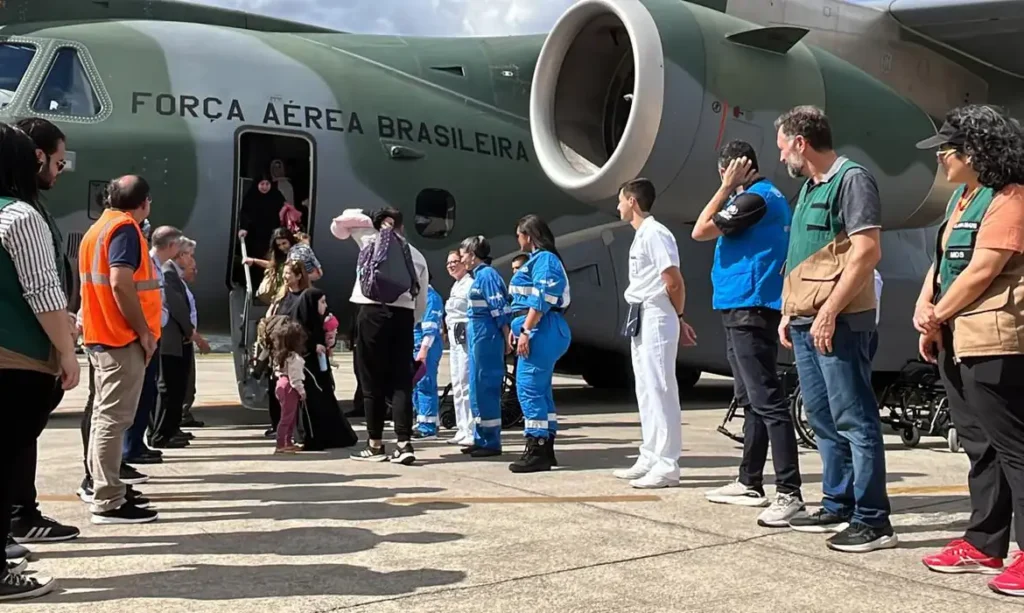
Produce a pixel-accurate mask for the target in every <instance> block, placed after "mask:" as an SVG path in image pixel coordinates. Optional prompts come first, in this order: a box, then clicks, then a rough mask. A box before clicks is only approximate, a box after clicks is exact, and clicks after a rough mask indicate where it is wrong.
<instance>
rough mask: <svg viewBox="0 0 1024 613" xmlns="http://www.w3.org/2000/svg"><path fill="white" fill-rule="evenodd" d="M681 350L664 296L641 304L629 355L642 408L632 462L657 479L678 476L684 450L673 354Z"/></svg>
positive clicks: (674, 318) (676, 318) (675, 321)
mask: <svg viewBox="0 0 1024 613" xmlns="http://www.w3.org/2000/svg"><path fill="white" fill-rule="evenodd" d="M678 351H679V316H678V315H676V312H675V308H673V306H672V301H671V300H669V298H668V296H664V295H663V296H659V297H658V298H655V299H654V300H649V301H647V302H645V303H644V306H643V311H642V313H641V320H640V333H639V334H638V335H636V336H635V337H633V339H632V341H631V344H630V353H631V355H632V358H633V376H634V378H635V379H636V401H637V404H638V405H639V407H640V429H641V431H642V432H643V444H642V445H640V457H639V458H638V459H637V462H636V466H637V467H639V468H644V469H647V470H649V474H650V475H651V476H655V477H668V478H672V479H678V478H679V455H680V454H681V453H682V452H683V433H682V419H681V417H680V405H679V383H678V382H677V381H676V354H677V353H678Z"/></svg>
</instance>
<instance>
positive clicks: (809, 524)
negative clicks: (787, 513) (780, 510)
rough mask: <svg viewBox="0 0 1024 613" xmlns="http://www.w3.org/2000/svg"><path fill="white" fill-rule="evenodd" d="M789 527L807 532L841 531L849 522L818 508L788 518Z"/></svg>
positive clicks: (822, 508)
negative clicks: (809, 513) (806, 513)
mask: <svg viewBox="0 0 1024 613" xmlns="http://www.w3.org/2000/svg"><path fill="white" fill-rule="evenodd" d="M789 527H790V528H792V529H794V530H796V531H797V532H808V533H811V534H827V533H829V532H842V531H843V530H846V529H847V528H848V527H850V522H849V520H848V519H846V518H844V517H839V516H838V515H833V514H832V513H829V512H828V511H826V510H825V508H824V507H821V508H819V509H818V510H817V511H815V512H814V513H813V514H811V515H804V516H801V517H794V518H793V519H791V520H789Z"/></svg>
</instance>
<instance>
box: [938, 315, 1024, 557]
mask: <svg viewBox="0 0 1024 613" xmlns="http://www.w3.org/2000/svg"><path fill="white" fill-rule="evenodd" d="M943 332H944V334H943V337H944V338H943V341H944V342H943V348H944V349H943V351H941V352H940V353H939V371H940V373H941V374H942V383H943V385H944V387H945V388H946V396H947V398H949V410H950V415H951V416H952V418H953V424H954V425H955V426H956V433H957V438H958V439H959V440H960V446H961V447H962V448H963V450H964V453H966V454H967V458H968V459H969V460H970V462H971V470H970V472H969V473H967V486H968V488H969V490H970V493H971V519H970V522H969V523H968V526H967V530H966V531H965V532H964V540H966V541H967V542H968V543H970V544H971V545H974V547H976V548H977V549H978V550H979V551H981V552H982V553H984V554H986V555H989V556H993V557H996V558H1005V557H1006V555H1007V553H1008V552H1009V549H1010V522H1011V521H1012V522H1013V527H1014V531H1015V532H1016V534H1017V543H1018V545H1020V546H1021V548H1022V549H1024V355H1015V356H998V357H991V358H964V359H963V361H962V363H960V364H956V363H954V361H953V355H952V351H951V350H950V349H951V348H952V346H953V340H952V335H951V334H950V333H949V331H948V329H944V330H943Z"/></svg>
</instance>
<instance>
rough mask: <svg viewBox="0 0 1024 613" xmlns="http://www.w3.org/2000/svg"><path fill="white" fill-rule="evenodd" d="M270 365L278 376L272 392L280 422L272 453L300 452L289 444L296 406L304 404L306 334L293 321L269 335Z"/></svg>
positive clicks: (285, 323)
mask: <svg viewBox="0 0 1024 613" xmlns="http://www.w3.org/2000/svg"><path fill="white" fill-rule="evenodd" d="M270 346H271V365H272V366H273V368H274V374H275V375H276V376H277V388H276V389H275V390H274V392H275V394H276V395H277V401H278V402H279V403H280V405H281V421H280V423H279V424H278V426H277V448H276V449H275V450H274V453H295V452H297V451H299V448H298V447H297V446H295V444H294V443H293V442H292V432H294V431H295V421H296V419H297V417H298V411H299V402H302V401H305V400H306V387H305V386H304V385H303V381H304V380H305V378H306V372H305V360H303V359H302V352H303V351H305V349H306V331H305V330H303V329H302V326H300V325H299V324H298V322H295V321H288V322H284V323H281V324H279V325H277V326H275V327H274V328H273V330H272V331H271V332H270Z"/></svg>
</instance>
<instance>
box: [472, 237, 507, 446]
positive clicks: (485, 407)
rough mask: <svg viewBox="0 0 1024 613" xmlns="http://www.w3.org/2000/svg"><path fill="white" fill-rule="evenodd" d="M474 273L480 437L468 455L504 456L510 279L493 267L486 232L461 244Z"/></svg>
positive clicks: (476, 413)
mask: <svg viewBox="0 0 1024 613" xmlns="http://www.w3.org/2000/svg"><path fill="white" fill-rule="evenodd" d="M460 251H461V253H462V262H463V264H465V265H466V270H468V271H470V272H469V274H470V275H471V276H472V277H473V285H471V286H470V288H469V335H468V339H467V340H468V341H469V343H468V344H469V352H468V353H469V405H470V408H471V409H472V410H473V417H474V419H476V439H475V440H474V442H473V446H472V447H463V448H462V453H468V454H469V455H471V456H472V457H474V458H489V457H492V456H497V455H501V382H502V380H503V379H504V378H505V355H506V354H507V353H509V352H511V350H512V349H511V346H509V344H508V343H509V299H508V290H507V289H506V287H505V280H504V279H502V278H501V275H499V274H498V273H497V271H495V270H494V269H493V268H492V267H491V246H490V244H488V242H487V239H485V238H484V237H482V236H472V237H470V238H467V239H466V240H464V241H462V245H460Z"/></svg>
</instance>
